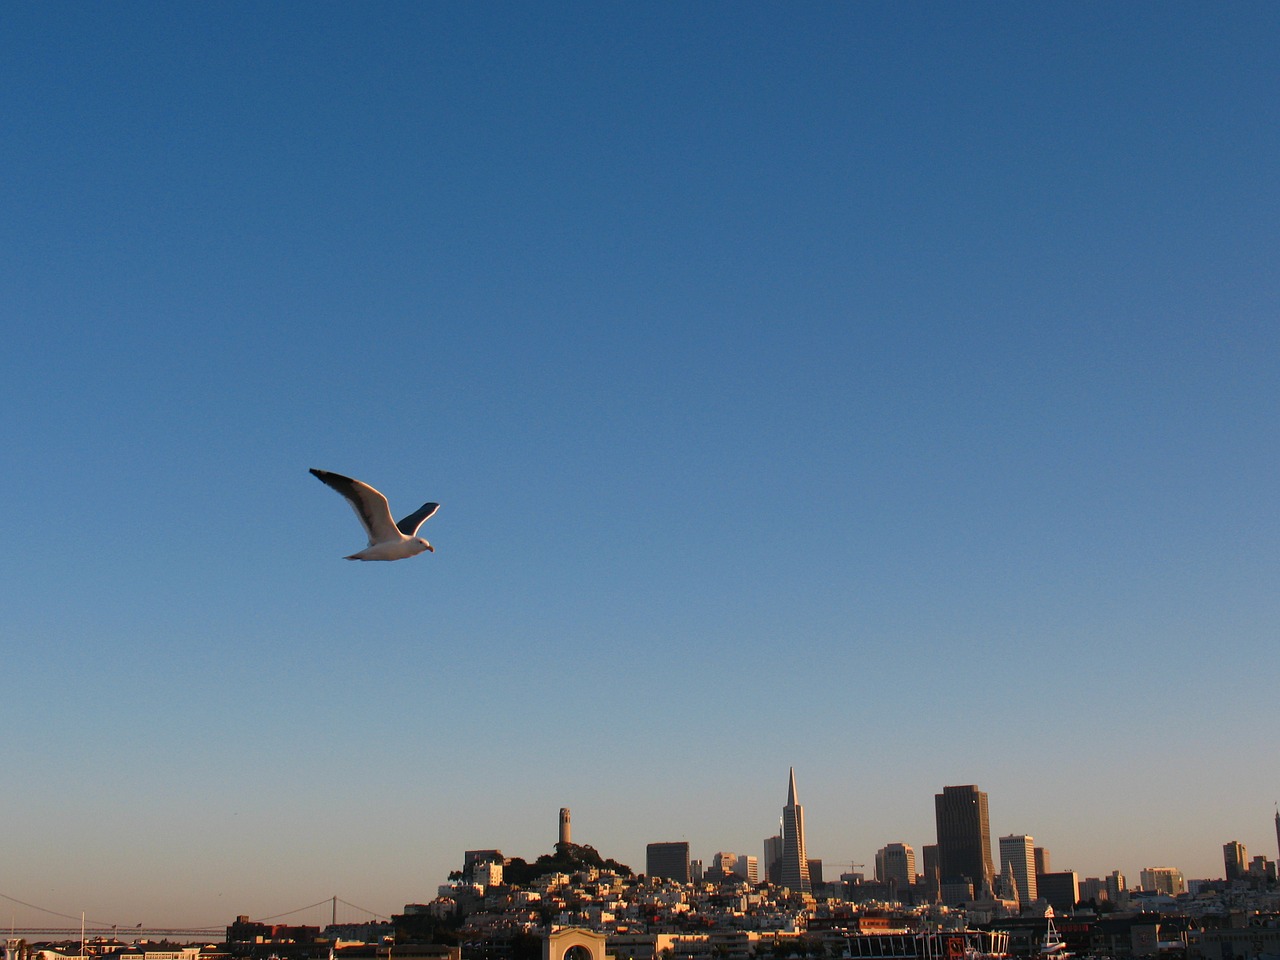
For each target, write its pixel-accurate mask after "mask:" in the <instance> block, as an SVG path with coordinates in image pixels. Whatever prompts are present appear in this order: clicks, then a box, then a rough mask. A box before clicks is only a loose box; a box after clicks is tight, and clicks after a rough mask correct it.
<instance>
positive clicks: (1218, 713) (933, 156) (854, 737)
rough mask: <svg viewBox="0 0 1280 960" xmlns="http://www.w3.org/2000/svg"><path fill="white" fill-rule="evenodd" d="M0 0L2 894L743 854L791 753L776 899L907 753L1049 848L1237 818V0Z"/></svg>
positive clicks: (1255, 671)
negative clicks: (477, 860) (572, 858)
mask: <svg viewBox="0 0 1280 960" xmlns="http://www.w3.org/2000/svg"><path fill="white" fill-rule="evenodd" d="M0 27H3V29H0V81H2V82H3V86H4V89H5V90H6V91H9V92H10V94H11V95H10V96H7V97H6V98H4V102H3V116H4V125H5V133H6V135H5V136H4V137H3V138H0V162H3V167H4V170H5V171H6V174H7V176H6V177H5V178H4V181H3V185H2V186H0V191H3V201H4V209H5V211H6V216H5V217H4V218H0V242H3V245H4V249H5V251H6V254H7V255H6V256H5V257H4V258H0V282H2V284H3V289H4V290H5V294H6V295H5V297H4V298H2V300H0V321H2V322H3V324H4V329H5V331H6V337H5V340H4V346H5V352H4V359H5V366H4V373H5V376H3V377H0V417H3V431H2V435H3V438H4V446H3V449H4V451H5V454H6V460H5V464H6V467H7V472H6V479H7V481H8V482H7V485H6V490H7V492H8V493H9V498H8V500H7V501H6V506H7V510H6V525H5V544H4V546H5V549H4V554H3V559H2V560H0V564H3V578H0V581H2V582H3V584H4V587H5V589H4V596H3V601H2V602H0V636H3V637H4V638H5V640H6V646H5V657H4V660H3V664H4V668H5V679H6V680H7V681H8V682H9V687H8V695H7V696H6V697H5V698H4V699H3V702H2V703H0V731H2V733H0V743H2V744H3V750H2V752H0V760H3V769H4V770H5V772H6V773H7V774H9V778H8V779H7V781H6V785H7V790H6V796H5V800H4V803H3V806H2V808H0V809H2V810H3V818H0V819H2V820H3V824H4V826H3V828H2V829H0V893H4V894H6V895H8V896H10V897H13V898H16V899H18V900H22V901H25V902H27V903H34V904H38V905H40V906H42V907H51V908H53V909H56V910H60V911H62V912H65V913H67V914H72V915H75V916H78V915H79V913H80V912H81V910H84V911H86V912H88V914H89V915H90V916H91V917H97V918H98V919H112V920H113V922H115V921H118V922H120V923H121V924H122V925H128V926H130V927H136V924H137V923H138V922H140V921H141V922H143V923H146V924H152V923H156V922H157V921H162V922H167V923H172V924H180V925H185V924H186V923H187V922H188V921H190V923H193V924H196V923H207V922H209V921H211V920H220V919H223V918H225V917H226V916H228V915H232V916H234V915H236V914H238V913H250V914H259V915H262V914H266V915H268V916H269V915H272V914H273V913H275V912H276V911H278V910H286V909H291V908H293V907H295V906H297V905H298V904H300V903H309V902H313V901H315V900H320V899H322V898H325V897H329V896H331V895H332V894H333V893H335V892H339V893H341V894H342V896H343V897H344V898H345V899H347V900H349V901H351V902H354V903H360V904H365V905H368V906H370V907H371V908H376V909H381V910H387V909H391V908H398V907H400V906H402V905H403V902H404V901H405V900H409V899H413V900H416V899H419V898H422V897H427V898H429V897H430V895H431V894H432V892H433V891H434V889H435V887H436V885H437V884H438V883H439V881H440V878H441V877H443V876H446V875H447V874H448V872H449V871H450V870H453V869H456V867H457V865H458V858H459V852H460V851H462V850H467V849H473V850H474V849H485V848H492V847H497V848H501V849H504V850H507V851H510V852H512V853H513V854H527V855H537V854H538V853H541V852H545V851H547V850H548V849H549V845H550V844H551V842H553V841H554V839H555V836H556V834H555V832H554V830H551V831H550V835H549V825H550V826H551V827H554V825H555V824H554V819H555V812H556V811H557V810H559V809H560V808H561V807H566V808H572V811H573V818H574V822H573V833H572V835H573V839H574V841H575V842H579V843H587V844H592V845H595V846H597V847H598V848H599V849H601V850H602V852H605V853H607V854H608V855H610V856H612V857H615V858H616V859H618V860H621V861H623V862H626V863H629V864H630V865H631V866H632V867H636V866H638V865H639V864H641V863H643V861H644V856H645V849H646V844H647V843H649V842H653V841H661V840H667V841H671V840H676V841H678V840H682V839H688V840H689V841H690V842H691V843H692V844H693V845H694V850H695V856H696V857H699V858H706V857H710V856H713V855H714V854H715V853H716V852H717V851H737V852H740V853H747V854H749V855H751V856H760V855H761V854H762V853H763V848H762V846H761V843H762V841H763V839H764V838H765V837H768V836H770V835H772V834H773V833H775V832H778V833H779V836H780V837H782V831H781V830H780V829H779V827H780V824H779V814H780V812H781V808H782V807H783V805H784V804H783V802H782V801H784V799H785V794H784V793H783V792H782V789H781V788H782V779H783V772H784V771H787V770H788V769H792V768H794V770H795V771H796V778H797V784H798V786H799V788H800V797H801V798H802V799H803V801H804V840H805V847H806V851H805V852H806V854H807V857H806V858H805V859H806V860H807V859H814V860H819V859H820V860H822V861H823V862H824V867H825V873H826V875H827V876H831V875H833V874H835V873H837V872H838V871H840V870H842V869H845V868H844V867H842V866H841V864H843V863H853V862H862V863H870V862H871V861H872V859H873V857H874V855H875V852H876V851H877V850H880V849H881V848H883V847H884V846H885V844H886V843H891V842H904V843H908V844H911V845H912V846H913V847H914V848H915V849H916V850H917V851H919V852H920V854H921V858H922V859H923V857H924V853H925V851H924V848H925V847H927V846H929V845H931V841H932V839H933V837H934V832H935V829H936V824H935V813H936V811H935V809H934V804H933V800H932V798H933V797H934V796H935V795H936V794H937V793H938V791H939V790H941V789H942V788H943V787H944V786H946V785H955V784H979V785H981V788H982V790H983V791H984V792H986V793H987V795H988V796H989V798H990V809H989V820H990V832H991V836H993V837H998V836H1006V835H1018V834H1026V835H1031V836H1034V837H1035V842H1036V843H1037V844H1038V845H1041V846H1043V847H1045V848H1047V849H1048V850H1050V851H1051V852H1052V864H1053V867H1054V869H1055V870H1063V869H1069V868H1075V869H1076V870H1078V871H1080V872H1081V873H1082V874H1087V875H1090V876H1105V875H1106V874H1107V873H1109V872H1110V871H1111V870H1113V869H1119V870H1121V871H1122V872H1124V873H1125V874H1127V875H1128V876H1130V877H1137V876H1138V875H1139V872H1140V871H1141V870H1142V869H1144V868H1146V867H1152V866H1166V865H1172V866H1176V867H1177V868H1178V869H1180V870H1182V871H1184V873H1185V874H1186V876H1187V877H1195V876H1197V875H1205V874H1208V875H1216V874H1218V873H1220V872H1221V870H1222V862H1223V860H1222V857H1223V854H1222V846H1223V844H1224V843H1226V842H1228V841H1232V840H1235V841H1238V842H1240V843H1242V844H1244V845H1245V846H1246V847H1247V848H1248V849H1249V851H1251V852H1261V851H1267V850H1269V849H1270V846H1269V845H1270V843H1271V841H1270V839H1269V838H1270V835H1271V820H1272V814H1273V812H1274V810H1273V804H1274V802H1275V801H1276V800H1277V797H1278V796H1280V784H1278V783H1277V780H1276V773H1275V769H1274V764H1272V763H1270V762H1269V758H1270V757H1271V756H1272V755H1273V753H1274V746H1273V743H1272V739H1273V738H1272V736H1271V733H1270V730H1269V725H1268V724H1266V723H1264V722H1259V721H1258V719H1257V714H1258V710H1257V705H1261V707H1262V715H1264V716H1265V715H1266V713H1267V710H1266V705H1267V704H1269V703H1272V702H1273V701H1274V698H1275V691H1274V680H1273V678H1272V677H1271V676H1270V673H1269V671H1267V670H1266V669H1261V668H1260V665H1261V666H1263V667H1264V666H1265V664H1267V663H1270V662H1272V661H1273V660H1274V650H1275V638H1276V636H1277V630H1278V628H1280V591H1277V590H1276V582H1277V580H1278V579H1280V561H1278V560H1277V553H1276V549H1275V544H1276V543H1277V542H1280V502H1278V501H1277V498H1276V496H1275V489H1276V477H1277V476H1278V475H1280V433H1278V431H1277V428H1276V423H1277V417H1276V415H1275V414H1276V410H1277V409H1280V324H1277V323H1276V322H1275V318H1276V316H1277V314H1278V313H1280V276H1277V271H1276V270H1275V269H1274V265H1273V263H1272V261H1273V259H1274V258H1273V256H1272V253H1271V252H1272V251H1273V250H1275V249H1276V248H1277V246H1280V237H1278V236H1277V229H1278V225H1280V182H1277V179H1276V177H1275V173H1274V167H1275V164H1274V157H1275V156H1276V155H1277V154H1280V123H1273V122H1271V118H1273V116H1274V114H1275V111H1276V109H1277V107H1276V105H1277V103H1280V96H1277V93H1278V92H1280V90H1278V89H1277V88H1278V87H1280V82H1278V81H1277V76H1276V69H1275V50H1276V49H1277V48H1280V7H1277V6H1275V5H1268V4H1263V3H1256V2H1251V0H1246V2H1243V3H1239V4H1232V5H1229V6H1223V7H1213V8H1209V7H1202V6H1196V5H1194V4H1190V3H1182V2H1173V3H1161V4H1136V5H1115V6H1101V5H1100V6H1080V5H1075V4H1068V3H1058V2H1052V0H1051V2H1047V3H1037V4H1020V3H1016V2H1012V0H993V2H992V3H991V4H989V5H986V4H984V5H982V6H981V7H973V8H970V7H963V6H957V5H951V4H946V3H941V2H930V0H925V2H923V3H921V4H919V5H908V6H904V5H901V4H895V3H891V2H886V0H868V2H865V3H856V4H848V3H818V4H812V5H801V6H788V5H780V4H776V3H764V2H755V0H744V2H740V3H730V2H726V0H708V2H707V3H705V4H697V5H688V6H682V7H681V6H660V5H645V4H633V5H592V4H577V3H560V2H555V0H552V2H549V3H546V4H537V5H528V4H519V3H502V2H498V3H496V4H495V5H465V4H417V3H410V2H407V0H388V2H386V3H378V4H349V3H343V2H341V0H320V2H318V3H302V2H299V0H281V2H278V3H273V4H270V5H257V4H251V3H248V2H245V0H227V2H220V3H217V4H191V3H180V2H172V0H154V2H151V0H139V2H136V3H124V4H113V5H100V6H86V5H84V4H82V3H79V2H75V0H50V2H48V3H39V4H29V3H28V4H9V5H6V6H5V7H4V8H3V9H2V10H0ZM309 468H323V469H326V470H332V471H336V472H338V473H340V474H342V475H344V476H354V477H359V478H361V480H363V481H366V482H368V483H370V484H372V485H373V486H375V487H376V488H377V489H378V490H380V491H381V492H382V493H384V494H385V495H386V496H387V498H388V500H389V501H390V502H391V503H393V504H408V505H409V506H412V505H414V504H417V503H422V502H424V501H427V500H429V501H431V502H439V503H440V504H442V506H441V508H440V510H439V512H438V513H437V514H436V515H435V516H433V517H432V519H431V521H430V528H429V529H430V536H429V539H430V541H431V544H432V546H433V547H434V548H435V550H434V552H433V553H429V554H424V555H422V556H419V557H416V558H414V560H413V562H411V563H410V562H405V563H391V564H357V563H347V562H345V561H343V560H342V559H341V557H342V555H343V554H344V553H347V552H349V551H350V548H351V546H352V543H351V537H352V535H353V533H354V532H355V527H354V526H353V525H352V518H351V516H350V512H349V511H348V510H347V509H346V508H345V507H344V506H342V505H341V504H340V503H338V502H337V500H336V498H335V497H334V494H333V492H332V491H330V490H326V489H325V488H324V486H323V485H322V484H320V483H317V482H316V481H315V479H314V478H313V477H312V476H310V475H309V474H308V469H309ZM548 811H549V812H550V813H548ZM1259 811H1262V814H1261V815H1260V813H1259ZM758 866H760V867H761V868H763V867H764V865H763V864H758ZM868 870H869V868H868ZM232 901H234V905H233V904H232V903H231V902H232ZM224 904H225V905H226V906H225V907H224ZM12 906H13V907H14V910H15V912H19V913H20V912H21V911H22V910H25V909H27V908H24V907H21V906H20V905H12ZM137 912H144V913H145V916H135V915H134V914H135V913H137ZM211 913H212V914H213V915H212V916H211V915H210V914H211ZM0 916H2V914H0Z"/></svg>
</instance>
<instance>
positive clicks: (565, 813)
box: [560, 807, 569, 844]
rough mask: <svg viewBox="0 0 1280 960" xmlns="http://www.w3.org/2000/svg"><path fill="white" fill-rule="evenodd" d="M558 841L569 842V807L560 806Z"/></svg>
mask: <svg viewBox="0 0 1280 960" xmlns="http://www.w3.org/2000/svg"><path fill="white" fill-rule="evenodd" d="M560 842H561V843H563V844H568V843H569V808H568V807H561V808H560Z"/></svg>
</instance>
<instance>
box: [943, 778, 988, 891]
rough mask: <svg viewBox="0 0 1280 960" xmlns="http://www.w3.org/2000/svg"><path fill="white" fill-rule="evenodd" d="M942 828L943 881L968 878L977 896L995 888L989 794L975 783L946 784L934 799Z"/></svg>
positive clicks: (944, 882)
mask: <svg viewBox="0 0 1280 960" xmlns="http://www.w3.org/2000/svg"><path fill="white" fill-rule="evenodd" d="M933 803H934V815H935V818H936V821H937V827H938V871H939V873H940V874H941V879H942V883H943V884H948V883H955V882H956V881H968V882H969V883H971V884H972V885H973V890H974V896H977V897H981V896H983V895H984V893H986V892H988V891H990V890H991V885H992V881H993V880H994V879H995V867H994V866H993V864H992V862H991V827H990V825H989V823H988V819H987V795H986V794H985V793H983V792H982V791H981V790H979V789H978V788H977V787H976V786H974V785H973V784H968V785H966V786H958V787H943V788H942V793H939V794H935V795H934V798H933Z"/></svg>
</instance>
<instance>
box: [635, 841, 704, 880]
mask: <svg viewBox="0 0 1280 960" xmlns="http://www.w3.org/2000/svg"><path fill="white" fill-rule="evenodd" d="M644 867H645V871H644V872H645V873H646V874H648V875H649V876H650V877H665V878H666V879H668V880H675V881H676V882H678V883H688V882H689V881H690V880H692V875H691V873H690V870H689V841H687V840H680V841H675V842H671V843H651V844H649V845H648V846H647V847H645V855H644Z"/></svg>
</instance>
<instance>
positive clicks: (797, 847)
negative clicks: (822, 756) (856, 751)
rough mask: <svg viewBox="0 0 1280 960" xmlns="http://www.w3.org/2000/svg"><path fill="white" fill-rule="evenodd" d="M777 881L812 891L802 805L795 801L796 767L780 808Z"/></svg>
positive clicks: (794, 888) (788, 886)
mask: <svg viewBox="0 0 1280 960" xmlns="http://www.w3.org/2000/svg"><path fill="white" fill-rule="evenodd" d="M778 883H779V884H781V885H782V886H784V887H787V888H789V889H791V890H794V891H795V892H797V893H812V892H813V886H812V884H810V882H809V857H808V855H807V854H806V852H805V848H804V807H802V806H800V804H799V803H797V802H796V769H795V767H792V768H791V776H790V780H789V782H788V784H787V805H786V806H785V807H783V808H782V862H781V865H780V867H779V870H778Z"/></svg>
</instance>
